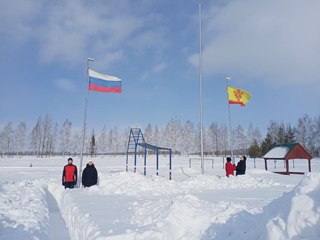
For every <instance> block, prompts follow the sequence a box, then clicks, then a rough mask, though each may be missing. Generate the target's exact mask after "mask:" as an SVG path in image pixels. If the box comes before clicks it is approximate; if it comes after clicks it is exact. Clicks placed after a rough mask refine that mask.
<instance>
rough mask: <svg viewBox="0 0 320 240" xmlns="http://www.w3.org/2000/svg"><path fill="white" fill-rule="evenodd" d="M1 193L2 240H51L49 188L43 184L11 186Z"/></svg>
mask: <svg viewBox="0 0 320 240" xmlns="http://www.w3.org/2000/svg"><path fill="white" fill-rule="evenodd" d="M0 192H1V195H0V221H1V224H0V239H36V238H38V239H47V237H48V208H47V203H46V201H45V195H46V193H45V184H44V183H43V182H42V181H40V180H35V181H20V182H17V183H16V182H7V183H5V184H3V185H1V189H0Z"/></svg>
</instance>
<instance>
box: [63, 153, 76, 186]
mask: <svg viewBox="0 0 320 240" xmlns="http://www.w3.org/2000/svg"><path fill="white" fill-rule="evenodd" d="M77 172H78V171H77V166H76V165H73V159H72V158H68V164H67V165H65V166H64V167H63V172H62V185H63V186H64V188H74V186H75V185H76V184H77V178H78V174H77Z"/></svg>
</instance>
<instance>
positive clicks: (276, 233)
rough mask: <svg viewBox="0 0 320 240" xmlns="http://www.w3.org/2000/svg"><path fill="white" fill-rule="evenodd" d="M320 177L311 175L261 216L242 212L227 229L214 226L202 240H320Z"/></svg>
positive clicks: (272, 203)
mask: <svg viewBox="0 0 320 240" xmlns="http://www.w3.org/2000/svg"><path fill="white" fill-rule="evenodd" d="M319 226H320V174H319V173H312V174H308V175H307V176H306V177H305V178H304V179H303V180H302V181H301V182H300V183H299V184H298V185H297V186H296V187H295V188H294V189H293V190H292V191H291V192H289V193H285V194H284V195H283V196H282V197H280V198H278V199H276V200H274V201H272V202H271V203H270V204H269V205H268V206H266V207H265V208H264V209H263V212H262V213H260V214H256V215H253V214H250V213H248V212H242V213H241V214H239V215H238V216H236V217H234V218H232V219H231V220H230V221H228V223H227V224H226V225H224V226H222V225H215V224H212V225H211V227H210V228H209V229H208V230H207V232H206V234H205V236H204V238H203V239H280V240H282V239H283V240H287V239H319V238H320V228H319Z"/></svg>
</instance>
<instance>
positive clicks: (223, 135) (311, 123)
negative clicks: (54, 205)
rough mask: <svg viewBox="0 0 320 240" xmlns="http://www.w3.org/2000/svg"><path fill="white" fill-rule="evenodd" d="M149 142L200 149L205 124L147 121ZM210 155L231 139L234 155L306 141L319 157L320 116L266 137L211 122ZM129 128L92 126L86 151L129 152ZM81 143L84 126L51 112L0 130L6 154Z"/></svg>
mask: <svg viewBox="0 0 320 240" xmlns="http://www.w3.org/2000/svg"><path fill="white" fill-rule="evenodd" d="M142 131H143V134H144V137H145V140H146V142H148V143H151V144H153V145H157V146H161V147H168V148H171V149H172V150H173V152H174V153H175V154H183V155H188V154H199V153H200V125H199V124H195V123H193V122H191V121H189V120H188V121H186V122H181V121H180V120H179V119H177V118H171V119H170V120H169V121H168V123H167V124H165V126H162V127H159V126H157V125H155V126H152V125H151V124H148V125H147V126H145V127H144V128H142ZM203 132H204V153H205V155H214V156H221V155H230V141H232V146H233V150H234V155H249V156H251V157H260V156H263V155H264V154H265V153H266V152H267V151H269V150H270V149H271V148H272V146H274V145H275V144H282V143H294V142H299V143H300V144H302V145H303V146H304V147H305V148H306V149H307V150H308V151H309V152H310V153H311V155H312V156H314V157H317V156H319V155H320V136H319V134H318V133H319V132H320V115H319V116H317V117H314V118H311V117H310V116H308V115H304V116H303V117H301V118H299V119H298V121H297V123H296V125H294V126H291V125H290V124H285V123H283V122H277V121H270V122H269V125H268V127H267V131H266V132H267V133H266V136H262V134H261V130H260V129H259V128H257V127H254V126H253V124H249V126H248V127H247V128H244V127H242V126H240V125H238V126H237V127H235V128H233V129H232V139H231V140H230V133H229V131H228V128H227V126H226V124H224V123H217V122H212V123H211V124H209V125H208V126H207V127H205V128H204V131H203ZM129 133H130V127H128V128H126V129H118V127H116V126H115V127H112V128H108V127H107V126H106V125H105V126H103V128H102V129H101V130H99V131H96V130H95V129H92V130H91V132H90V133H89V134H87V136H86V139H85V145H84V154H88V155H89V154H90V155H97V154H122V153H125V152H126V150H127V145H128V137H129ZM81 145H82V130H77V129H75V128H74V127H73V125H72V122H71V121H70V120H69V119H66V120H65V121H64V122H63V124H62V125H61V126H59V124H58V123H56V122H54V121H53V119H52V117H51V116H50V115H49V114H47V115H46V116H45V117H44V118H43V117H39V118H38V119H37V121H36V123H35V124H34V126H33V127H32V128H30V129H28V127H27V124H26V123H25V122H20V123H19V124H18V125H17V126H14V124H13V123H12V122H9V123H7V124H6V125H5V126H4V127H3V129H2V130H1V132H0V151H1V154H2V155H10V156H13V155H17V156H21V155H36V156H38V157H44V156H52V155H78V154H79V153H80V151H81Z"/></svg>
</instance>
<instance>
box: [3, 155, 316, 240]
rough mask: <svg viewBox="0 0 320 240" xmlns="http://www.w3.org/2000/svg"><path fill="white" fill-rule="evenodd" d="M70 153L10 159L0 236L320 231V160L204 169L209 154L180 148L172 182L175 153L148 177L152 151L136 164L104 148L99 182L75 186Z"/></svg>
mask: <svg viewBox="0 0 320 240" xmlns="http://www.w3.org/2000/svg"><path fill="white" fill-rule="evenodd" d="M67 158H68V157H53V158H36V157H31V156H30V157H23V158H0V239H55V240H56V239H77V240H80V239H85V240H87V239H114V240H118V239H119V240H120V239H121V240H122V239H170V240H171V239H188V240H189V239H191V240H192V239H202V240H207V239H219V240H220V239H221V240H225V239H237V240H238V239H320V159H313V160H312V171H313V172H312V173H311V174H309V173H308V174H306V175H291V176H284V175H279V174H274V173H272V172H267V171H265V170H264V162H263V160H262V159H257V160H256V168H254V163H253V159H248V160H247V174H246V175H244V176H238V177H230V178H226V177H225V172H224V169H223V162H222V158H215V159H214V164H213V168H212V162H211V161H206V162H205V163H206V165H205V174H204V175H201V171H200V161H199V160H193V162H192V166H191V168H189V158H188V157H174V158H173V172H172V178H173V179H172V180H171V181H169V180H168V175H169V173H168V165H167V158H165V157H161V158H160V164H161V167H160V175H159V176H156V175H155V167H154V165H155V158H154V156H149V157H148V163H147V164H148V168H147V176H144V175H143V168H142V166H141V164H142V162H143V161H142V159H138V160H139V161H138V162H139V164H140V166H139V168H138V172H137V173H133V170H132V162H130V171H129V172H125V171H124V170H125V157H124V156H122V157H120V156H119V157H109V156H108V157H97V158H93V161H94V163H95V165H96V167H97V170H98V172H99V185H97V186H93V187H91V188H75V189H67V190H65V189H64V188H63V186H62V185H61V175H62V168H63V166H64V165H65V164H67ZM88 159H89V158H86V159H85V160H84V165H85V163H86V161H87V160H88ZM74 163H75V164H76V165H77V166H78V167H79V158H77V157H76V158H74ZM31 164H32V167H31ZM292 164H293V163H292V162H291V167H290V169H291V170H293V171H307V169H308V168H307V161H304V160H295V168H292ZM268 167H269V170H270V171H273V170H277V171H278V170H282V169H284V165H283V162H281V161H278V162H276V163H274V164H270V163H269V166H268ZM275 168H276V169H275Z"/></svg>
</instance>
